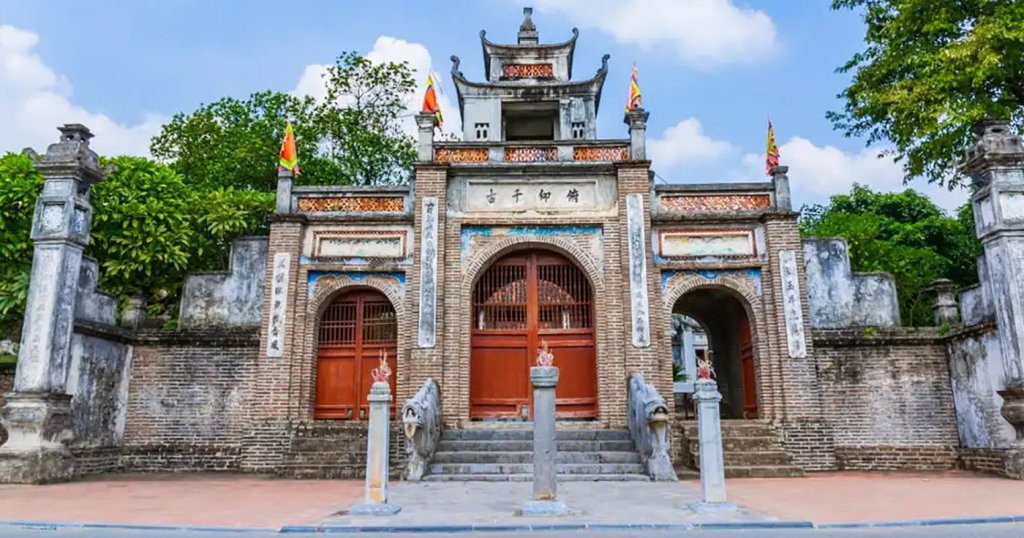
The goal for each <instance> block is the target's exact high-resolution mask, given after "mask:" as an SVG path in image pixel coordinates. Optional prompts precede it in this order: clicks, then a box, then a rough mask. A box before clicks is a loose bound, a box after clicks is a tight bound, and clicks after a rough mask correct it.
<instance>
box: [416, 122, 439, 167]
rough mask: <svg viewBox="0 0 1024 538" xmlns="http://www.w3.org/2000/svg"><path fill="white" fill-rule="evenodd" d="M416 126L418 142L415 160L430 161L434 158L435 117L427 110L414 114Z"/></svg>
mask: <svg viewBox="0 0 1024 538" xmlns="http://www.w3.org/2000/svg"><path fill="white" fill-rule="evenodd" d="M416 127H417V128H418V129H419V144H417V146H416V160H418V161H420V162H430V161H433V160H434V128H435V127H437V118H435V117H434V115H433V114H431V113H429V112H420V113H419V114H416Z"/></svg>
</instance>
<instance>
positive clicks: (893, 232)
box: [800, 185, 980, 325]
mask: <svg viewBox="0 0 1024 538" xmlns="http://www.w3.org/2000/svg"><path fill="white" fill-rule="evenodd" d="M973 222H974V216H973V214H972V213H971V210H970V204H967V205H965V206H964V207H962V208H961V209H960V210H959V211H958V213H957V216H956V217H950V216H948V215H946V214H945V213H943V212H942V210H941V209H939V208H938V207H937V206H936V205H935V204H934V202H932V201H931V200H930V199H928V198H927V197H925V196H924V195H922V194H920V193H918V192H916V191H913V190H910V189H907V190H905V191H903V192H900V193H876V192H874V191H872V190H871V189H869V188H867V187H863V186H860V185H855V186H854V187H853V190H852V191H851V192H850V193H849V194H840V195H835V196H832V197H831V198H830V199H829V203H828V204H827V205H820V204H819V205H813V206H810V207H805V208H803V209H802V217H801V222H800V227H801V233H802V235H803V236H804V237H842V238H844V239H846V241H847V244H848V245H849V247H850V262H851V265H852V266H853V269H854V270H855V271H868V272H870V271H884V272H887V273H890V274H892V275H893V277H894V278H895V280H896V287H897V292H898V295H899V303H900V316H901V318H902V320H903V323H904V325H930V324H931V322H932V314H931V293H930V292H929V291H928V290H927V288H928V286H930V285H931V283H932V282H933V281H935V279H937V278H940V277H944V278H949V279H950V280H952V281H953V282H955V283H957V284H959V285H960V286H967V285H971V284H974V283H976V282H977V279H978V276H977V271H976V269H975V259H976V257H977V255H978V253H979V252H980V245H979V244H978V242H977V240H976V239H975V236H974V224H973Z"/></svg>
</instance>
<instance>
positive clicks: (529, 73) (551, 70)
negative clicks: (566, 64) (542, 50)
mask: <svg viewBox="0 0 1024 538" xmlns="http://www.w3.org/2000/svg"><path fill="white" fill-rule="evenodd" d="M501 72H502V76H504V77H505V78H554V77H555V67H554V66H553V65H551V64H549V63H538V64H505V65H504V66H502V69H501Z"/></svg>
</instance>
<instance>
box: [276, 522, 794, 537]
mask: <svg viewBox="0 0 1024 538" xmlns="http://www.w3.org/2000/svg"><path fill="white" fill-rule="evenodd" d="M813 528H814V523H812V522H810V521H728V522H708V523H622V524H617V523H536V524H521V525H520V524H506V525H491V524H477V525H351V526H349V525H319V526H317V525H286V526H284V527H281V532H282V533H309V534H312V533H324V534H332V533H338V534H342V533H362V532H380V533H400V532H405V533H429V532H436V533H452V534H454V533H463V532H544V531H581V530H620V531H621V530H651V531H668V530H713V529H721V530H726V529H813Z"/></svg>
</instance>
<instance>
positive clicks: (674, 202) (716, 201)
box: [658, 194, 772, 211]
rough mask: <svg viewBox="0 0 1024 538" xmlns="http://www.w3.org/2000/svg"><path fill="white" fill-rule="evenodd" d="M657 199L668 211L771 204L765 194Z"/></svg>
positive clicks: (738, 208)
mask: <svg viewBox="0 0 1024 538" xmlns="http://www.w3.org/2000/svg"><path fill="white" fill-rule="evenodd" d="M658 200H659V202H658V203H659V204H660V205H661V208H662V209H667V210H669V211H757V210H761V209H768V208H770V207H771V205H772V199H771V196H769V195H767V194H683V195H669V196H661V197H659V199H658Z"/></svg>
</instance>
